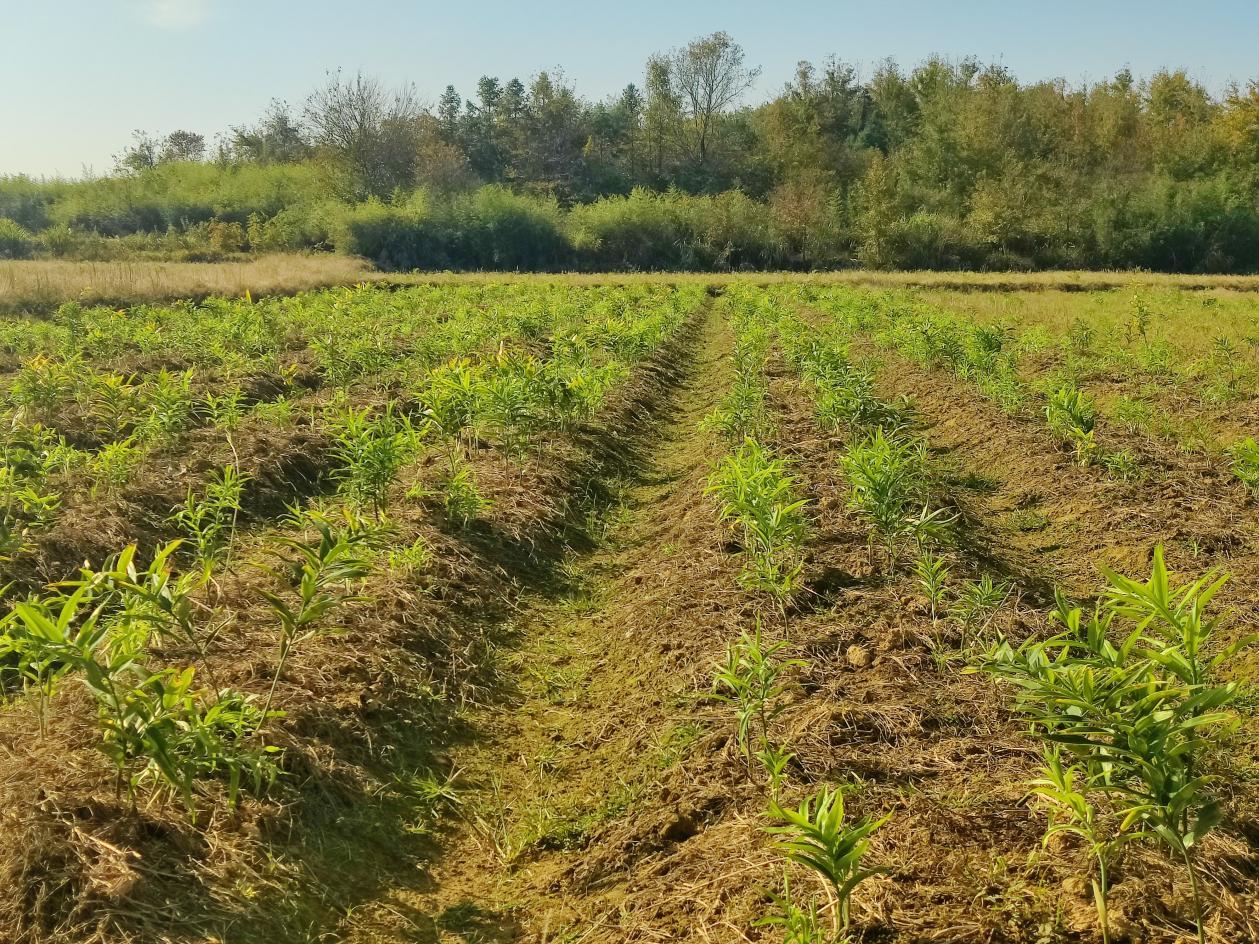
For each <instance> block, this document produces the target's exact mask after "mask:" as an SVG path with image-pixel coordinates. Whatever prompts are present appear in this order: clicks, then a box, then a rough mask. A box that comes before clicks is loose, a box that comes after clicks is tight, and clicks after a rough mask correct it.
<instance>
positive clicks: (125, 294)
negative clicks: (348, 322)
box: [0, 253, 380, 313]
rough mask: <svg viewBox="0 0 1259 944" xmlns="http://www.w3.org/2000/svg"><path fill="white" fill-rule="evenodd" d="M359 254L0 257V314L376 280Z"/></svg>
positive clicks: (276, 291) (298, 289) (286, 290)
mask: <svg viewBox="0 0 1259 944" xmlns="http://www.w3.org/2000/svg"><path fill="white" fill-rule="evenodd" d="M379 278H380V275H379V273H375V272H373V271H372V270H371V267H370V266H369V265H368V264H367V263H366V262H364V261H363V260H362V259H357V258H351V257H348V256H337V255H332V254H328V253H325V254H320V255H306V254H303V255H298V254H284V255H279V254H277V255H269V256H259V257H258V258H256V259H249V260H245V261H241V262H151V261H147V260H145V261H131V260H121V261H111V262H70V261H66V260H61V259H46V260H24V261H0V313H20V312H38V311H47V310H49V309H52V308H56V307H57V306H58V305H61V304H63V303H65V302H68V301H78V302H82V303H84V304H97V305H118V306H124V305H137V304H143V303H146V302H161V301H168V300H171V299H175V298H194V299H201V298H206V297H208V296H210V295H225V296H240V295H244V294H245V292H246V291H248V292H249V293H250V294H252V295H255V296H259V295H288V294H293V293H295V292H302V291H307V290H309V289H315V288H324V287H326V286H329V285H347V284H353V283H355V282H363V281H368V280H371V279H379Z"/></svg>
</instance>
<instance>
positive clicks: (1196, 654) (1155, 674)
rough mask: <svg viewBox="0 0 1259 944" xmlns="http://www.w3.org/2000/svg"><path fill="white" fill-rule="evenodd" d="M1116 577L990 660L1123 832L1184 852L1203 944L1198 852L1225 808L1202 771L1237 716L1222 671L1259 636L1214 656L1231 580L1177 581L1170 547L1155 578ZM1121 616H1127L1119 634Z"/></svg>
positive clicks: (1232, 688)
mask: <svg viewBox="0 0 1259 944" xmlns="http://www.w3.org/2000/svg"><path fill="white" fill-rule="evenodd" d="M1106 574H1107V577H1108V579H1109V580H1110V587H1109V588H1108V590H1107V591H1106V602H1105V604H1104V605H1103V606H1101V607H1099V608H1098V609H1096V610H1095V611H1094V612H1093V614H1092V616H1091V618H1090V619H1088V620H1087V621H1086V620H1085V619H1084V615H1083V612H1082V611H1081V610H1080V609H1079V608H1075V607H1071V606H1070V605H1068V604H1067V603H1066V601H1065V600H1064V599H1063V598H1062V597H1061V596H1059V599H1058V608H1057V611H1056V612H1055V614H1054V618H1055V619H1056V620H1057V621H1058V622H1060V623H1061V624H1062V625H1063V626H1064V627H1065V629H1064V631H1063V632H1062V633H1060V634H1058V635H1056V636H1054V637H1052V638H1050V639H1048V640H1045V641H1042V642H1035V641H1033V642H1028V643H1025V644H1024V645H1023V646H1021V647H1019V648H1018V649H1012V648H1011V647H1010V646H1009V645H1008V644H1006V643H1004V642H1002V643H999V644H998V645H997V646H995V647H994V648H993V649H992V650H991V651H990V652H989V654H988V657H987V661H986V667H987V669H988V670H989V671H991V672H993V673H994V674H995V675H997V676H998V677H1000V678H1004V679H1007V680H1009V681H1010V682H1012V683H1013V684H1014V685H1015V686H1016V687H1017V691H1018V704H1019V707H1020V709H1021V710H1022V711H1023V712H1024V714H1026V715H1027V716H1028V717H1029V719H1030V720H1031V722H1032V725H1033V728H1034V729H1036V730H1038V731H1039V732H1040V733H1041V734H1042V736H1043V737H1044V738H1045V739H1046V741H1048V742H1049V743H1050V744H1053V745H1058V746H1059V747H1060V748H1061V749H1062V750H1063V751H1064V752H1066V753H1067V754H1069V755H1070V757H1071V759H1072V764H1073V765H1076V766H1079V767H1081V768H1082V769H1083V770H1084V771H1085V772H1086V775H1087V779H1086V780H1085V781H1084V783H1085V784H1086V785H1087V786H1088V787H1089V789H1090V790H1091V791H1093V792H1094V793H1096V794H1098V795H1100V796H1103V797H1104V798H1105V800H1106V802H1107V803H1108V804H1109V805H1110V808H1111V810H1112V811H1113V814H1114V816H1115V817H1117V819H1118V821H1119V823H1120V827H1119V829H1120V831H1122V832H1126V833H1131V834H1132V837H1133V839H1137V838H1140V839H1153V840H1155V841H1157V842H1159V843H1161V844H1162V845H1164V846H1165V847H1166V848H1167V849H1168V851H1170V852H1172V853H1173V854H1174V855H1176V856H1177V857H1178V858H1180V859H1181V860H1182V861H1183V863H1184V865H1185V868H1186V870H1187V872H1188V875H1189V881H1190V886H1191V889H1192V893H1193V903H1194V917H1195V921H1196V923H1197V927H1198V938H1199V941H1202V940H1204V936H1203V930H1202V920H1203V909H1202V895H1201V889H1200V886H1199V876H1198V870H1197V866H1196V863H1195V861H1194V858H1195V857H1194V851H1195V850H1196V848H1197V846H1198V844H1199V843H1200V842H1201V840H1202V838H1203V837H1204V836H1205V835H1206V834H1207V833H1208V832H1209V831H1210V830H1211V829H1212V828H1214V827H1215V826H1216V825H1217V824H1218V823H1219V821H1220V818H1221V815H1222V814H1221V808H1220V804H1219V802H1218V801H1217V800H1216V799H1215V798H1214V797H1213V796H1211V793H1210V788H1211V785H1212V783H1213V782H1214V779H1215V778H1214V777H1213V776H1212V775H1211V774H1209V773H1206V772H1204V771H1203V770H1202V769H1201V768H1202V764H1203V759H1204V756H1205V754H1206V751H1205V747H1206V746H1207V745H1208V744H1209V742H1210V740H1211V738H1212V736H1213V734H1214V732H1218V731H1221V730H1228V729H1229V728H1231V727H1232V726H1233V725H1234V724H1235V718H1234V716H1233V714H1232V713H1231V712H1230V711H1229V710H1228V709H1229V707H1230V706H1231V705H1232V703H1233V702H1234V701H1235V700H1236V698H1237V695H1238V691H1239V690H1238V686H1237V685H1236V683H1225V684H1219V683H1217V682H1215V681H1213V676H1214V675H1215V674H1216V673H1217V672H1218V671H1219V670H1221V669H1223V668H1224V666H1225V665H1226V664H1227V662H1228V661H1229V660H1230V659H1232V658H1233V656H1235V655H1236V653H1237V652H1238V650H1239V649H1240V648H1241V647H1242V646H1245V645H1249V644H1251V643H1252V642H1254V641H1255V638H1254V637H1246V638H1242V639H1240V640H1238V641H1237V642H1235V643H1233V644H1232V645H1230V646H1227V647H1225V648H1223V649H1222V650H1220V651H1219V652H1216V653H1214V654H1213V655H1210V654H1209V653H1210V647H1209V643H1210V641H1211V637H1212V635H1213V633H1214V630H1215V629H1216V627H1217V625H1218V618H1217V617H1208V616H1207V615H1206V609H1207V607H1208V605H1209V604H1210V603H1211V601H1212V599H1213V598H1214V596H1215V595H1216V593H1217V592H1218V591H1219V589H1220V588H1221V587H1222V586H1223V584H1224V579H1225V578H1222V577H1215V576H1213V575H1208V576H1206V577H1203V578H1201V579H1199V580H1196V581H1193V582H1192V583H1189V584H1187V585H1185V586H1183V587H1173V586H1172V585H1171V583H1170V580H1169V578H1168V574H1167V570H1166V567H1165V565H1164V563H1163V553H1162V549H1161V548H1159V549H1157V550H1156V552H1155V555H1154V563H1153V566H1152V568H1151V574H1150V579H1149V580H1148V581H1137V580H1132V579H1130V578H1126V577H1122V576H1120V575H1118V574H1115V573H1113V572H1110V571H1106ZM1117 620H1122V621H1123V622H1124V623H1126V624H1127V625H1126V629H1125V631H1124V633H1123V634H1121V635H1119V636H1118V637H1117V638H1118V640H1119V641H1118V642H1115V641H1112V629H1113V624H1114V623H1115V622H1116V621H1117Z"/></svg>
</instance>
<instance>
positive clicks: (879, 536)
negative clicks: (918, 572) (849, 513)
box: [840, 428, 950, 570]
mask: <svg viewBox="0 0 1259 944" xmlns="http://www.w3.org/2000/svg"><path fill="white" fill-rule="evenodd" d="M840 465H841V467H842V469H843V471H844V474H845V476H846V477H847V478H848V483H849V487H850V489H851V491H850V494H849V498H848V506H849V507H850V508H852V509H853V510H854V511H856V512H857V513H858V514H860V515H862V516H863V517H864V518H866V519H867V520H868V521H869V522H870V525H871V533H870V559H871V562H872V563H873V560H874V545H875V542H876V541H878V542H881V543H882V545H883V549H884V552H885V553H886V556H887V561H888V569H889V570H894V569H895V567H896V563H897V559H898V556H899V551H900V545H901V543H902V542H903V541H905V540H907V539H910V540H913V541H914V543H915V544H916V545H917V547H918V551H919V553H921V552H922V551H923V550H924V548H925V547H926V545H927V543H928V542H929V541H933V540H941V539H942V538H943V537H944V535H945V534H946V533H947V529H948V525H949V523H950V519H949V518H948V517H946V515H945V512H944V509H936V510H935V511H932V510H930V508H929V506H928V501H929V499H930V475H929V473H928V471H927V454H926V448H925V447H924V446H923V444H922V443H921V441H918V440H915V439H911V438H909V437H906V436H902V435H899V434H889V433H888V432H887V431H885V430H884V429H882V428H880V429H876V430H875V431H874V432H873V433H872V434H870V435H869V436H866V437H865V438H864V439H860V440H857V441H855V442H852V443H850V444H849V446H848V448H847V450H846V451H845V453H844V455H843V456H841V457H840Z"/></svg>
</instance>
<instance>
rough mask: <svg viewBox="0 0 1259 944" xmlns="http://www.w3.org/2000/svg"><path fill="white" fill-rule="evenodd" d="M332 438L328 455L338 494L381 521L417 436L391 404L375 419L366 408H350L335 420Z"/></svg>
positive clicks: (413, 450) (412, 450) (411, 454)
mask: <svg viewBox="0 0 1259 944" xmlns="http://www.w3.org/2000/svg"><path fill="white" fill-rule="evenodd" d="M333 435H334V436H335V438H336V444H335V445H334V446H333V450H332V451H333V455H334V456H335V457H336V459H337V461H338V463H339V467H338V468H337V470H336V471H335V472H334V473H333V476H334V478H336V479H337V480H338V482H339V483H340V489H341V492H342V494H344V495H345V496H346V497H347V498H349V499H350V501H352V502H354V503H355V504H357V505H359V506H367V505H370V506H371V509H372V511H373V513H374V514H375V515H376V517H377V518H379V517H381V515H382V514H384V510H385V506H386V504H387V502H388V497H389V487H390V486H391V485H392V484H393V481H394V479H395V478H397V476H398V472H399V470H400V469H401V468H402V466H403V465H404V464H405V463H406V462H407V460H409V459H410V458H411V457H412V456H413V455H414V454H415V448H416V443H417V436H416V433H415V431H414V430H413V429H412V427H411V424H410V423H409V422H407V421H406V419H405V418H403V417H399V416H398V415H396V414H395V412H394V409H393V404H390V405H389V406H388V407H386V408H385V411H384V412H383V413H382V414H380V415H379V416H372V411H371V410H370V409H369V408H367V407H364V408H363V409H362V410H354V409H352V408H350V409H346V410H345V412H344V413H342V414H341V415H340V416H339V417H337V419H336V421H335V422H334V424H333Z"/></svg>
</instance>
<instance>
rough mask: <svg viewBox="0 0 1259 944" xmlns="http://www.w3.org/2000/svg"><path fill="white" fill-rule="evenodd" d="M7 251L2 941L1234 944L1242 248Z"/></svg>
mask: <svg viewBox="0 0 1259 944" xmlns="http://www.w3.org/2000/svg"><path fill="white" fill-rule="evenodd" d="M264 261H265V260H264ZM12 265H13V266H14V267H15V268H13V269H12V273H13V274H12V275H11V276H10V281H9V282H8V283H7V284H8V285H9V289H10V291H9V296H8V297H6V298H4V299H3V300H0V304H2V305H3V306H4V307H5V310H6V311H8V312H11V313H13V314H10V315H9V316H7V317H6V319H5V320H4V321H3V322H0V391H2V392H3V406H4V409H5V422H4V423H3V427H2V428H3V431H4V432H3V435H4V456H3V458H4V464H3V466H2V467H0V485H2V487H3V490H4V504H3V517H2V519H0V557H2V558H3V562H4V570H5V580H4V583H5V584H6V586H5V589H4V612H5V616H4V619H3V623H2V624H0V686H2V691H3V697H4V703H3V707H2V708H0V941H14V942H32V944H36V942H38V944H44V942H71V941H73V942H80V941H100V942H115V941H137V942H154V944H156V942H168V941H180V942H185V941H186V942H203V941H223V942H253V941H274V942H289V941H292V942H299V941H301V942H306V941H349V942H362V944H367V942H374V944H385V942H402V941H409V942H447V941H449V942H508V941H521V942H525V941H530V942H540V944H541V942H546V944H559V942H578V941H587V942H603V941H626V942H629V941H633V942H653V941H697V942H698V941H713V942H727V941H730V942H735V941H766V942H789V944H810V942H812V944H818V942H828V944H835V942H839V941H854V942H856V941H864V942H870V944H874V942H919V941H976V942H979V941H983V942H1020V944H1057V942H1062V944H1068V942H1072V944H1074V942H1101V941H1114V942H1119V941H1128V942H1133V944H1136V942H1148V944H1161V942H1167V944H1171V942H1176V941H1193V940H1199V941H1214V942H1240V941H1250V940H1257V939H1259V905H1257V904H1256V902H1259V727H1257V726H1256V723H1255V719H1254V710H1255V707H1256V705H1259V686H1257V684H1256V683H1257V681H1259V655H1257V653H1259V645H1256V644H1255V643H1254V641H1253V640H1252V638H1251V634H1252V633H1253V632H1254V628H1255V624H1256V622H1257V620H1256V616H1255V614H1256V613H1257V612H1259V608H1257V603H1259V599H1257V597H1259V515H1257V513H1256V510H1257V508H1259V443H1256V440H1255V439H1254V438H1253V437H1254V436H1255V435H1256V432H1255V431H1256V429H1257V428H1259V295H1256V294H1254V289H1255V287H1256V285H1259V283H1255V282H1253V281H1251V280H1247V279H1244V278H1222V279H1210V278H1198V279H1195V278H1191V277H1157V276H1144V277H1134V276H1128V275H1122V274H1107V273H1065V274H1059V275H1052V276H1051V275H1032V276H1020V275H1009V274H1006V275H992V276H963V275H957V274H950V273H935V274H929V275H920V274H904V275H878V274H871V273H839V274H834V275H830V276H821V275H819V276H804V277H795V278H791V277H776V276H754V277H753V276H748V277H740V276H725V277H715V276H680V277H676V278H670V279H666V278H660V277H648V276H642V277H635V276H626V277H619V278H615V279H613V278H601V277H598V276H578V277H545V276H534V277H520V278H513V277H491V276H482V277H476V276H473V277H457V276H429V277H420V276H415V277H411V278H409V279H407V278H390V279H388V280H386V279H385V277H384V276H381V275H379V274H377V273H370V272H365V271H360V270H358V269H357V268H354V269H353V270H352V271H351V270H349V269H347V270H344V271H340V270H338V271H325V272H320V270H319V263H318V262H317V260H315V259H314V258H313V257H312V258H309V259H308V260H307V262H306V263H303V265H308V268H307V269H304V270H302V271H301V272H300V273H298V274H297V275H293V274H292V273H291V272H290V271H289V270H286V269H285V268H284V266H283V265H280V264H276V265H275V266H274V269H273V270H265V266H264V270H265V271H251V272H242V271H240V270H236V269H232V268H231V267H230V264H225V266H227V267H226V268H223V267H217V268H221V269H222V270H223V271H221V272H215V273H205V272H203V271H202V270H198V269H196V267H195V266H192V265H189V266H188V267H187V271H184V270H182V269H181V270H174V269H172V270H168V271H164V272H156V271H155V272H153V274H152V284H151V286H150V287H148V288H143V287H141V288H140V289H136V288H135V286H134V283H135V282H136V281H138V280H137V279H135V278H131V279H128V278H127V277H125V276H124V277H120V278H119V279H117V280H116V282H117V286H118V288H117V289H116V290H115V289H110V288H108V287H105V288H102V287H100V286H99V285H93V284H92V283H93V282H96V283H101V279H100V277H99V276H94V275H92V274H91V273H88V274H87V275H84V273H83V272H82V271H76V272H71V273H68V274H67V273H65V272H61V273H59V274H50V273H45V275H44V276H40V275H39V273H38V272H37V271H36V270H35V269H32V268H16V267H17V266H20V265H28V266H37V265H43V264H40V263H22V264H19V263H14V264H12ZM5 271H6V270H2V269H0V290H3V289H4V286H5V284H6V283H5V281H4V279H5V277H6V276H5V274H4V273H5ZM41 277H42V278H46V279H48V280H50V281H44V282H40V281H39V279H40V278H41ZM58 279H64V280H68V281H57V280H58ZM258 279H260V280H261V281H255V280H258ZM347 281H353V282H355V283H357V284H354V285H339V284H334V283H340V282H347ZM325 285H331V286H332V287H320V286H325ZM32 286H34V288H32ZM71 286H73V287H72V288H71ZM89 289H90V290H89ZM133 291H138V292H139V293H140V297H136V296H134V295H130V296H129V295H128V294H127V293H128V292H133ZM215 292H221V293H224V295H225V296H226V297H214V295H213V293H215ZM246 292H247V293H246ZM58 294H59V295H60V297H61V299H62V300H67V299H77V300H76V301H66V303H65V304H59V305H56V306H55V307H54V305H53V299H55V298H56V297H57V295H58ZM207 294H209V295H210V297H203V296H206V295H207ZM169 296H189V297H193V298H197V299H201V300H200V301H175V300H172V299H171V298H170V297H169ZM117 304H133V305H134V307H129V308H126V307H124V308H117V307H112V306H113V305H117Z"/></svg>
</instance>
